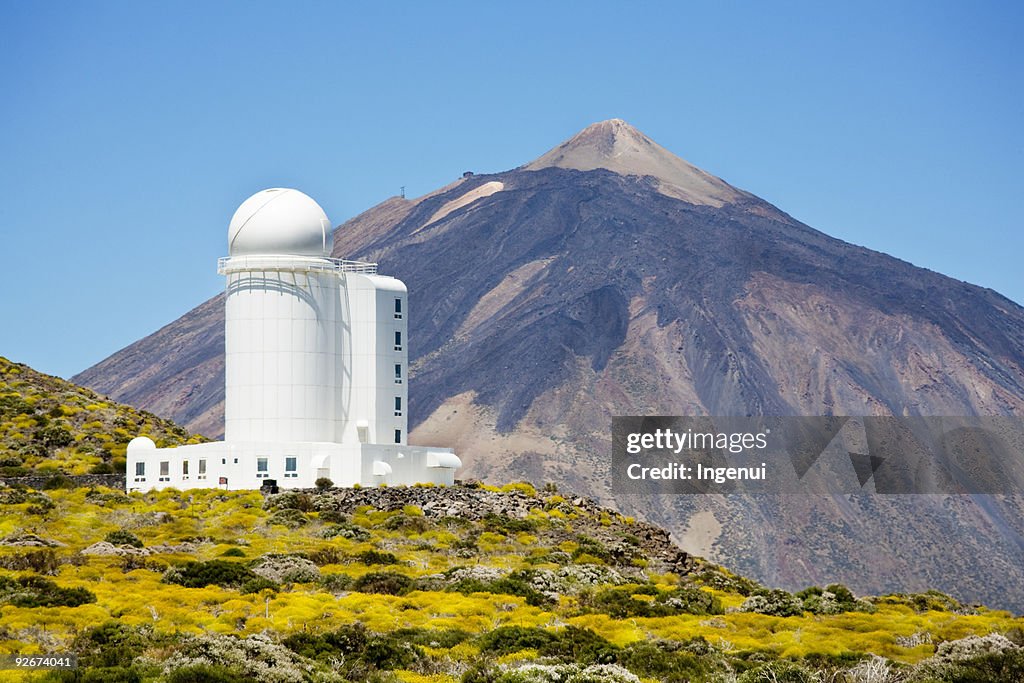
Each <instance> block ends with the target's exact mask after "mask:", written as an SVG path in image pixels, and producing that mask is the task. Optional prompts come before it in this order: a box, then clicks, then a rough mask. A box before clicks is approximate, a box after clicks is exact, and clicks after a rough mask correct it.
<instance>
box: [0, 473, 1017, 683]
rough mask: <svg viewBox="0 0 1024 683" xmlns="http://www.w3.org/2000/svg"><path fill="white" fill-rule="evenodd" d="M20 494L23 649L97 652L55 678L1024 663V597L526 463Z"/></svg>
mask: <svg viewBox="0 0 1024 683" xmlns="http://www.w3.org/2000/svg"><path fill="white" fill-rule="evenodd" d="M0 502H2V506H3V516H2V522H0V537H2V538H3V539H4V541H3V544H4V547H0V566H2V567H3V568H4V570H3V571H2V572H0V604H2V607H0V650H3V651H5V652H19V653H28V652H38V653H45V652H49V653H67V652H69V651H73V652H77V653H78V654H79V655H80V657H81V665H82V668H81V669H79V671H78V672H76V673H74V674H71V673H67V672H65V673H43V674H37V675H36V676H37V677H39V678H42V679H44V680H68V681H72V680H74V681H107V680H117V681H139V680H166V681H242V680H267V681H303V680H322V681H334V680H336V681H349V680H352V681H406V682H408V683H424V682H427V681H431V682H434V683H441V682H454V681H466V682H467V683H482V682H485V681H556V680H558V681H636V680H638V678H639V680H646V681H689V680H694V681H704V680H708V681H730V680H740V681H760V680H776V679H777V680H790V681H812V680H819V677H822V676H824V677H831V678H828V680H838V681H865V682H866V681H886V680H892V681H895V680H915V681H968V680H970V681H1003V680H1006V681H1011V680H1021V678H1019V676H1020V675H1021V674H1022V673H1024V656H1022V653H1024V650H1021V649H1019V648H1018V647H1017V646H1018V644H1019V643H1020V642H1021V637H1022V630H1021V629H1022V628H1024V620H1022V619H1020V618H1013V617H1012V616H1011V615H1010V614H1009V613H1006V612H999V611H992V610H988V609H985V608H980V607H978V608H973V607H968V606H965V605H961V604H959V603H958V602H957V601H956V600H954V599H952V598H950V597H948V596H944V595H941V594H938V593H930V594H922V595H892V596H885V597H878V598H866V599H860V598H856V597H854V596H852V595H851V594H850V593H849V592H848V591H846V590H845V589H844V588H843V587H841V586H828V587H824V588H811V589H809V590H807V591H804V592H802V593H800V594H797V595H793V594H790V593H786V592H784V591H778V590H769V589H766V588H764V587H762V586H759V585H757V584H755V583H754V582H752V581H749V580H747V579H744V578H742V577H739V576H735V575H733V574H731V573H730V572H728V571H727V570H725V569H723V568H721V567H718V566H716V565H713V564H710V563H707V562H704V561H702V560H700V559H696V558H691V557H687V556H685V554H683V553H681V552H680V551H679V550H678V549H676V548H674V547H673V546H672V545H671V544H670V543H669V542H668V541H667V539H666V538H665V536H664V534H663V532H660V531H659V530H657V529H654V528H653V527H649V526H647V525H645V524H642V523H639V522H636V521H634V520H631V519H628V518H624V517H622V516H620V515H617V514H616V513H614V512H612V511H609V510H604V509H601V508H598V507H596V506H595V505H593V504H591V503H590V502H588V501H586V500H583V499H579V498H575V499H571V498H570V499H566V498H564V497H563V496H561V495H559V494H558V493H557V492H555V491H547V492H541V493H537V492H535V491H534V490H533V489H532V487H530V486H529V485H526V484H515V485H510V486H507V487H504V488H503V489H500V490H499V489H494V488H491V487H467V486H460V487H452V488H447V489H445V488H427V487H412V488H391V489H361V490H360V489H348V490H324V491H310V492H286V493H282V494H279V495H276V496H270V497H268V498H264V497H263V496H262V495H261V494H260V493H259V492H225V491H217V490H201V491H188V492H179V491H173V490H169V491H164V492H160V493H148V494H132V495H125V494H123V493H121V492H118V491H113V490H110V489H103V488H62V489H52V490H47V491H30V490H21V489H17V488H6V489H2V490H0ZM965 672H967V673H965ZM968 674H969V675H968ZM770 676H775V678H770ZM965 676H966V677H965Z"/></svg>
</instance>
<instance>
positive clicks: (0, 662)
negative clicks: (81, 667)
mask: <svg viewBox="0 0 1024 683" xmlns="http://www.w3.org/2000/svg"><path fill="white" fill-rule="evenodd" d="M77 668H78V656H77V655H0V670H4V669H6V670H11V669H77Z"/></svg>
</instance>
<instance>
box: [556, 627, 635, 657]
mask: <svg viewBox="0 0 1024 683" xmlns="http://www.w3.org/2000/svg"><path fill="white" fill-rule="evenodd" d="M555 635H556V637H555V639H554V640H552V641H551V642H549V643H547V644H545V645H542V646H541V647H540V648H539V654H540V655H542V656H544V657H559V658H561V659H562V660H565V661H568V662H577V663H579V664H613V663H615V662H616V661H617V660H618V651H619V648H617V647H615V646H614V645H612V644H611V643H610V642H608V641H607V640H606V639H605V638H603V637H601V636H599V635H598V634H596V633H594V632H593V631H591V630H590V629H585V628H578V627H576V626H566V627H565V628H563V629H562V630H561V631H557V632H556V633H555Z"/></svg>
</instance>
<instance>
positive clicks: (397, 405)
mask: <svg viewBox="0 0 1024 683" xmlns="http://www.w3.org/2000/svg"><path fill="white" fill-rule="evenodd" d="M395 417H402V397H401V396H395Z"/></svg>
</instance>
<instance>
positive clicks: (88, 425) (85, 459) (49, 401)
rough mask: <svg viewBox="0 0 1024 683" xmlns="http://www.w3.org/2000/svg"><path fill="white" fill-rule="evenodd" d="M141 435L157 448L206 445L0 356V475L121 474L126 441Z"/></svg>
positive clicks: (158, 421)
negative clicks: (158, 445) (153, 442)
mask: <svg viewBox="0 0 1024 683" xmlns="http://www.w3.org/2000/svg"><path fill="white" fill-rule="evenodd" d="M140 435H145V436H148V437H150V438H151V439H153V441H155V442H156V443H158V444H160V445H161V446H177V445H180V444H183V443H199V442H202V441H205V439H203V438H202V437H198V436H192V435H190V434H189V433H188V432H187V431H186V430H184V429H182V428H181V427H179V426H177V425H176V424H173V423H171V422H170V421H168V420H165V419H163V418H159V417H157V416H156V415H153V414H152V413H149V412H146V411H141V412H140V411H138V410H136V409H134V408H132V407H130V406H126V405H120V404H116V403H112V402H110V401H108V400H105V399H104V398H102V397H100V396H98V395H96V393H94V392H93V391H90V390H89V389H85V388H83V387H80V386H75V385H74V384H72V383H70V382H68V381H66V380H63V379H60V378H59V377H52V376H50V375H44V374H43V373H41V372H37V371H35V370H33V369H32V368H30V367H28V366H27V365H22V364H20V363H14V362H11V361H9V360H8V359H6V358H4V357H2V356H0V477H20V476H32V475H53V474H87V473H91V474H113V473H115V472H124V466H125V457H124V456H125V450H126V448H127V446H128V442H129V441H130V440H131V439H133V438H134V437H136V436H140Z"/></svg>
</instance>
